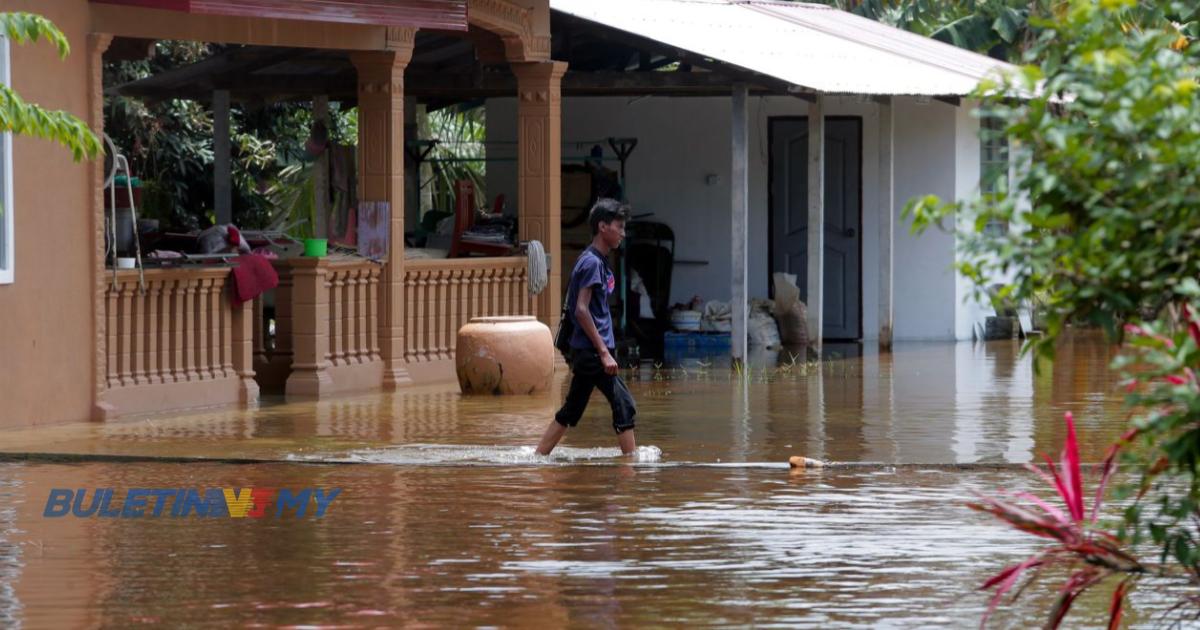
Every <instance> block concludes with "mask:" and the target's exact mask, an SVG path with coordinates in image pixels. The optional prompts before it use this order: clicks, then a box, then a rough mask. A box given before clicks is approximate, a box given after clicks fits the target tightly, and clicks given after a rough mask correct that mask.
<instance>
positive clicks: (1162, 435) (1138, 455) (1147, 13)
mask: <svg viewBox="0 0 1200 630" xmlns="http://www.w3.org/2000/svg"><path fill="white" fill-rule="evenodd" d="M1198 10H1200V9H1198V8H1197V7H1195V6H1192V5H1191V4H1189V3H1183V2H1176V1H1174V0H1159V1H1155V2H1136V1H1135V0H1102V1H1101V2H1095V1H1094V0H1072V2H1071V3H1070V4H1069V5H1068V6H1067V7H1066V10H1065V12H1064V13H1063V14H1062V15H1061V16H1059V19H1057V20H1055V21H1049V20H1042V19H1040V18H1035V19H1033V20H1031V25H1032V26H1033V27H1034V28H1035V29H1038V30H1039V34H1038V36H1037V39H1036V40H1035V41H1034V43H1033V44H1032V46H1031V47H1030V48H1029V50H1028V51H1027V57H1026V58H1027V59H1029V60H1031V61H1035V62H1036V65H1033V64H1031V65H1028V66H1025V67H1023V68H1022V70H1021V72H1020V73H1019V74H1017V75H1016V76H1010V77H1005V78H1002V79H1000V80H998V81H997V82H994V83H991V82H989V83H988V84H985V85H983V86H981V87H980V90H979V91H978V93H977V94H976V96H977V97H978V98H980V99H981V101H982V103H983V105H982V107H981V113H982V114H983V115H987V116H993V117H995V118H996V119H998V120H999V121H1001V122H1002V123H1003V127H1004V132H1005V133H1006V134H1007V135H1008V136H1009V137H1010V138H1011V139H1012V141H1013V145H1014V147H1015V148H1016V149H1015V151H1014V159H1015V161H1016V165H1015V170H1016V173H1017V176H1016V178H1015V181H1014V182H1013V185H1012V189H1011V190H1005V189H1003V188H1002V189H1001V190H1000V191H999V192H998V193H996V194H993V195H989V196H988V197H987V198H983V199H979V200H976V201H973V202H967V203H945V202H942V201H941V200H939V199H937V198H934V197H926V198H922V199H917V200H914V201H912V202H910V204H909V206H908V208H907V209H906V214H908V215H909V216H910V217H912V219H913V227H914V230H916V231H921V230H924V229H928V228H930V227H932V226H934V225H941V224H943V223H948V222H953V223H954V224H955V225H956V226H958V233H957V235H956V236H957V238H958V240H959V243H960V246H961V248H962V255H961V257H960V262H959V263H958V269H959V270H960V271H961V272H962V273H963V274H964V275H966V276H967V277H969V278H970V279H972V280H973V281H974V283H975V285H976V287H977V291H979V292H980V293H981V294H982V293H984V291H983V287H985V286H987V285H989V284H991V283H992V282H993V281H994V279H997V278H1005V279H1007V284H1006V286H1005V287H1004V288H1003V289H1002V290H1001V291H999V292H998V293H997V294H995V295H994V296H992V297H993V299H994V300H1017V301H1021V302H1030V301H1034V300H1035V299H1040V300H1041V301H1042V302H1043V303H1044V304H1045V306H1046V309H1047V312H1046V313H1045V329H1046V331H1045V332H1046V334H1045V336H1044V337H1042V338H1040V339H1035V340H1034V341H1031V342H1030V343H1029V346H1028V347H1027V348H1028V349H1032V350H1033V351H1035V352H1037V353H1038V354H1040V355H1044V356H1048V357H1053V349H1054V342H1055V340H1056V339H1058V338H1059V337H1060V335H1062V334H1063V333H1064V332H1065V331H1066V329H1067V328H1068V326H1069V325H1072V324H1077V323H1084V324H1090V325H1097V326H1100V327H1101V328H1102V329H1103V330H1105V331H1106V332H1107V333H1108V335H1109V337H1110V338H1111V339H1113V340H1122V339H1123V340H1124V343H1125V346H1124V348H1123V352H1122V355H1121V357H1120V358H1119V359H1118V361H1117V362H1116V363H1115V364H1114V367H1115V368H1116V369H1119V370H1121V371H1122V372H1123V373H1124V374H1125V376H1126V383H1127V386H1128V388H1129V393H1128V396H1127V403H1128V405H1129V408H1130V410H1131V412H1132V419H1131V426H1130V429H1129V431H1128V432H1127V433H1126V435H1125V436H1124V437H1123V438H1122V440H1121V441H1120V442H1118V444H1117V445H1115V446H1116V447H1118V448H1121V449H1123V450H1124V455H1123V461H1124V462H1125V463H1126V464H1131V465H1132V466H1133V468H1134V470H1136V471H1137V475H1136V482H1135V483H1133V484H1131V485H1125V486H1124V487H1122V488H1121V490H1120V492H1121V493H1123V494H1125V495H1126V496H1127V497H1128V498H1130V499H1131V501H1130V504H1129V506H1128V508H1127V509H1126V510H1125V512H1124V519H1123V522H1122V523H1121V525H1120V528H1119V529H1118V530H1117V531H1118V534H1119V537H1118V538H1119V539H1120V540H1121V541H1122V542H1123V543H1125V547H1123V548H1124V549H1139V548H1141V547H1139V544H1142V543H1145V542H1152V543H1153V544H1155V545H1157V546H1158V548H1159V549H1160V552H1159V554H1157V556H1158V562H1147V561H1129V562H1125V560H1129V559H1128V558H1123V559H1122V562H1121V563H1116V562H1110V563H1108V564H1103V565H1102V564H1101V563H1099V559H1100V558H1101V556H1100V555H1097V554H1098V552H1096V551H1095V549H1094V547H1093V546H1089V545H1084V546H1082V547H1077V548H1074V549H1068V548H1064V547H1061V546H1060V547H1058V548H1056V549H1054V550H1052V553H1053V554H1054V558H1055V559H1056V560H1061V561H1063V562H1069V563H1074V566H1075V567H1076V568H1077V570H1076V571H1075V572H1074V573H1072V576H1071V577H1070V578H1069V580H1068V582H1067V583H1066V584H1064V585H1063V586H1062V588H1061V590H1060V597H1059V599H1058V600H1057V603H1056V604H1055V607H1054V610H1052V611H1051V623H1050V625H1051V626H1054V625H1057V623H1058V622H1059V621H1060V620H1061V619H1062V617H1063V616H1064V615H1065V614H1066V612H1067V610H1068V609H1069V608H1070V605H1071V602H1072V601H1073V600H1074V599H1075V597H1077V596H1078V595H1079V594H1080V593H1082V592H1083V591H1084V590H1087V589H1088V588H1091V587H1092V586H1095V585H1096V584H1098V583H1100V582H1101V581H1102V580H1103V579H1104V578H1106V577H1108V576H1111V575H1113V574H1121V573H1124V574H1125V576H1124V577H1122V578H1121V581H1120V586H1119V587H1118V588H1117V590H1116V591H1115V593H1114V597H1113V608H1112V611H1113V617H1114V622H1113V623H1114V624H1115V623H1117V621H1119V616H1120V611H1121V605H1120V603H1121V601H1122V600H1123V598H1124V594H1125V591H1126V589H1127V588H1128V586H1129V585H1130V584H1131V582H1132V581H1134V580H1140V579H1143V576H1154V577H1161V578H1168V579H1172V580H1184V581H1186V583H1187V584H1188V586H1189V587H1190V590H1189V591H1188V592H1190V593H1193V594H1195V593H1196V592H1197V589H1200V477H1198V475H1197V470H1198V466H1200V382H1198V381H1197V375H1196V372H1197V371H1200V315H1198V314H1200V282H1198V281H1197V279H1198V278H1200V255H1197V254H1198V252H1200V211H1198V206H1200V103H1198V102H1197V97H1198V96H1200V91H1198V89H1197V88H1198V87H1200V45H1194V44H1193V43H1192V38H1193V31H1194V28H1195V20H1196V17H1197V12H1198ZM997 222H998V223H1000V224H1004V225H1008V226H1009V229H1008V230H1007V231H1000V232H999V233H997V232H995V231H988V230H985V229H984V228H985V226H987V225H988V224H989V223H992V224H994V223H997ZM1072 496H1074V495H1072ZM982 505H984V506H985V507H986V506H990V507H986V509H987V511H990V512H993V513H995V514H997V515H998V516H1001V517H1002V518H1005V519H1006V520H1008V521H1009V522H1010V523H1013V524H1014V525H1017V526H1018V527H1021V528H1022V529H1025V530H1026V531H1030V532H1031V533H1037V534H1039V535H1047V533H1046V532H1049V531H1056V532H1057V531H1063V532H1068V531H1076V532H1082V533H1087V532H1090V531H1091V530H1092V528H1093V525H1091V524H1085V523H1080V522H1078V519H1076V520H1075V521H1074V522H1070V521H1066V522H1064V524H1062V525H1054V526H1053V527H1052V530H1045V529H1041V530H1039V529H1037V528H1039V527H1041V526H1040V525H1036V526H1034V525H1030V523H1034V522H1035V521H1030V520H1027V519H1025V518H1024V516H1022V514H1021V512H1019V511H1018V512H1014V511H1012V510H1011V509H1009V508H1010V507H1012V506H1006V505H1002V504H1000V503H996V502H986V501H985V503H984V504H982ZM1039 507H1043V506H1040V505H1039ZM1018 509H1019V510H1021V509H1023V508H1018ZM1043 509H1044V507H1043ZM1026 513H1027V512H1026ZM1045 513H1046V514H1052V512H1051V511H1050V510H1046V512H1045ZM1014 517H1016V518H1014ZM1052 520H1053V519H1052ZM1037 522H1044V523H1050V521H1046V520H1045V519H1044V518H1041V520H1039V521H1037ZM1064 528H1065V529H1064ZM1071 528H1075V529H1074V530H1072V529H1071ZM1080 528H1082V529H1080ZM1039 531H1040V532H1041V533H1039ZM1087 535H1088V536H1090V534H1087ZM1051 537H1055V538H1057V539H1058V540H1060V541H1063V540H1068V541H1069V540H1087V541H1090V540H1100V539H1104V540H1115V539H1116V538H1113V537H1111V536H1110V535H1109V534H1108V533H1107V532H1105V533H1104V534H1103V535H1101V536H1099V538H1096V537H1091V538H1086V539H1077V538H1063V537H1058V536H1051ZM1114 549H1115V548H1114ZM1121 553H1124V551H1122V552H1121ZM1072 554H1073V555H1072ZM1043 557H1044V556H1043ZM1043 566H1045V565H1044V563H1038V564H1030V565H1025V566H1023V567H1017V568H1012V569H1011V570H1010V571H1008V572H1006V573H1003V574H1002V575H1003V576H1004V577H1003V578H1001V579H999V580H993V581H992V582H990V583H989V584H988V587H994V588H997V589H998V590H999V591H1003V590H1006V589H1007V588H1009V587H1011V586H1013V585H1014V583H1015V580H1016V579H1017V577H1018V576H1019V575H1020V574H1023V573H1026V572H1028V573H1030V574H1031V575H1032V576H1033V578H1036V575H1037V574H1038V572H1039V571H1040V570H1041V568H1042V567H1043ZM1098 567H1100V568H1101V569H1103V570H1100V569H1098ZM998 577H999V576H998ZM1020 590H1021V589H1018V590H1017V591H1016V592H1020ZM1189 603H1190V604H1192V605H1196V604H1198V603H1200V595H1191V596H1189V597H1187V598H1186V599H1185V600H1184V601H1183V602H1181V604H1189ZM1114 627H1115V626H1114Z"/></svg>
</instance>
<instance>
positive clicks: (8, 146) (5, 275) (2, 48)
mask: <svg viewBox="0 0 1200 630" xmlns="http://www.w3.org/2000/svg"><path fill="white" fill-rule="evenodd" d="M10 79H11V77H10V75H9V57H8V38H7V37H4V36H0V82H3V84H4V85H6V86H10V87H11V86H12V81H11V80H10ZM14 230H15V227H14V224H13V191H12V134H11V133H5V134H2V135H0V284H10V283H12V281H13V262H14V261H13V240H14Z"/></svg>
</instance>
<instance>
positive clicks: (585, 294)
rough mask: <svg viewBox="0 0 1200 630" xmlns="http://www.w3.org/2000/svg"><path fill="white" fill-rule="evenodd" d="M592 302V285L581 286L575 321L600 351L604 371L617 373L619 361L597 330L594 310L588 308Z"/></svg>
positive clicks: (576, 300)
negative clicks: (593, 316)
mask: <svg viewBox="0 0 1200 630" xmlns="http://www.w3.org/2000/svg"><path fill="white" fill-rule="evenodd" d="M591 302H592V287H591V286H585V287H580V288H579V295H578V296H577V297H576V298H575V321H576V322H579V328H580V329H582V330H583V334H585V335H587V338H588V339H589V340H591V342H592V346H593V347H594V348H596V352H597V353H599V355H600V364H601V365H603V366H604V372H605V373H606V374H616V373H617V362H616V361H615V360H614V359H613V358H612V355H611V354H609V353H608V346H606V345H604V340H603V339H601V338H600V331H598V330H596V322H594V321H592V311H591V310H589V309H588V305H589V304H591Z"/></svg>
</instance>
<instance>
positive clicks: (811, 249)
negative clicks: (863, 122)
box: [805, 98, 825, 356]
mask: <svg viewBox="0 0 1200 630" xmlns="http://www.w3.org/2000/svg"><path fill="white" fill-rule="evenodd" d="M805 302H806V305H807V307H808V340H809V345H810V346H812V347H813V348H814V349H815V350H816V351H817V353H818V356H819V355H820V352H821V337H822V334H823V332H824V325H825V317H824V315H825V103H824V99H823V98H817V102H815V103H813V104H812V105H810V106H809V108H808V295H806V296H805Z"/></svg>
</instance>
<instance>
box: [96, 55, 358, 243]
mask: <svg viewBox="0 0 1200 630" xmlns="http://www.w3.org/2000/svg"><path fill="white" fill-rule="evenodd" d="M221 50H222V49H221V48H220V47H217V46H212V45H208V44H201V43H194V42H178V41H160V42H158V43H157V44H156V48H155V55H154V57H153V58H151V59H149V60H145V61H137V62H125V63H120V64H108V65H107V66H106V67H105V69H104V72H105V79H104V82H105V85H107V86H115V85H121V84H123V83H126V82H129V81H134V80H137V79H141V78H145V77H148V76H152V75H154V74H158V73H161V72H164V71H167V70H171V69H174V68H178V67H181V66H185V65H189V64H192V63H196V62H198V61H201V60H203V59H206V58H208V57H210V56H211V55H213V54H215V53H217V52H220V51H221ZM330 115H331V118H332V119H333V128H332V129H331V130H330V131H331V133H330V137H331V138H332V139H333V140H334V141H335V142H338V143H339V144H354V143H356V141H357V116H356V114H355V110H346V109H344V108H341V107H338V106H337V105H336V104H333V103H331V104H330ZM312 126H313V116H312V112H311V105H310V104H309V103H301V102H285V103H271V104H260V105H257V106H254V107H246V106H241V105H235V106H234V107H233V108H232V109H231V121H230V140H231V145H232V151H233V156H232V158H233V159H232V165H231V168H232V175H233V220H234V223H236V224H237V225H239V226H242V227H245V228H261V227H266V226H267V225H269V224H271V223H272V222H273V221H274V220H275V219H276V218H278V217H280V216H282V215H284V214H288V213H290V212H291V211H292V210H293V208H292V207H291V206H290V205H289V203H290V201H291V200H293V199H294V198H295V196H296V195H295V193H297V192H299V190H300V188H302V187H303V186H305V185H306V184H305V183H304V177H302V176H301V175H299V174H298V173H300V172H301V171H304V172H306V173H307V172H308V171H310V170H311V169H307V168H301V167H302V166H303V165H307V164H310V163H311V160H312V158H311V157H310V156H309V155H308V154H307V153H305V151H304V144H305V141H306V140H307V139H308V137H309V133H310V130H311V129H312ZM105 128H106V130H107V131H108V134H109V135H110V136H112V138H113V140H114V141H115V142H116V144H117V146H118V147H120V148H121V150H122V151H124V152H125V154H126V155H127V156H128V157H129V159H130V161H131V166H132V168H133V170H134V172H135V173H137V174H138V175H139V176H140V177H141V178H142V179H143V181H149V182H153V184H152V186H153V187H154V188H155V190H156V193H159V192H160V191H161V194H156V195H154V196H153V198H152V200H150V199H147V203H151V202H152V203H154V204H156V205H155V206H153V207H147V208H146V210H147V213H146V215H147V216H155V217H158V218H160V219H163V220H164V221H166V222H167V223H168V224H169V225H172V226H175V227H177V228H181V229H192V228H197V227H202V226H203V225H205V224H206V223H207V222H208V221H210V220H211V219H212V216H213V209H212V208H213V144H212V143H213V121H212V113H211V112H210V111H209V109H208V107H207V105H206V104H204V103H198V102H194V101H185V100H178V99H172V100H166V101H159V102H145V101H141V100H137V99H131V98H125V97H111V98H109V99H108V100H107V102H106V106H105ZM292 189H295V190H292ZM308 229H311V226H310V227H309V228H308Z"/></svg>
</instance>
